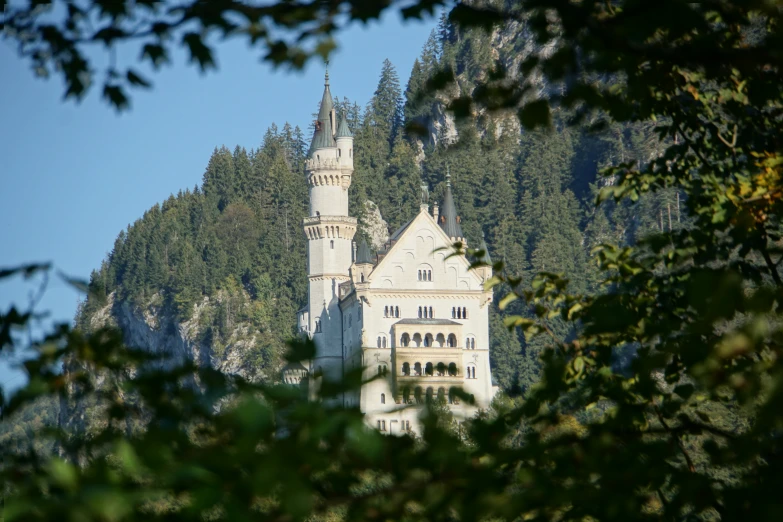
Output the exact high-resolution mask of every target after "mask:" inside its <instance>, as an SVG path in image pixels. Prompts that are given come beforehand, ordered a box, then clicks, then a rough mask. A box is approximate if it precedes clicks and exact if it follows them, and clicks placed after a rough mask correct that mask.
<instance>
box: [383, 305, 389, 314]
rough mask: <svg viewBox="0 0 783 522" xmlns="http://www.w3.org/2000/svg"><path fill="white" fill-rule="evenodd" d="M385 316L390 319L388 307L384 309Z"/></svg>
mask: <svg viewBox="0 0 783 522" xmlns="http://www.w3.org/2000/svg"><path fill="white" fill-rule="evenodd" d="M383 316H384V317H389V307H388V306H385V307H383Z"/></svg>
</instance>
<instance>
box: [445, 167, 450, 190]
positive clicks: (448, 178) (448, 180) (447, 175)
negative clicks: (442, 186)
mask: <svg viewBox="0 0 783 522" xmlns="http://www.w3.org/2000/svg"><path fill="white" fill-rule="evenodd" d="M446 186H447V187H449V188H451V172H450V170H449V166H448V165H446Z"/></svg>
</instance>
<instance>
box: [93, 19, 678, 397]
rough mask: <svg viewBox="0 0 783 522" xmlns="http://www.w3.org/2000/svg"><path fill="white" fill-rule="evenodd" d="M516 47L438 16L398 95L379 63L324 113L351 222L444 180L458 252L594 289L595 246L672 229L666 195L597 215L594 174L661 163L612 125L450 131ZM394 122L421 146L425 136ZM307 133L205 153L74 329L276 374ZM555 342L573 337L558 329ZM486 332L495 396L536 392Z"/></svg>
mask: <svg viewBox="0 0 783 522" xmlns="http://www.w3.org/2000/svg"><path fill="white" fill-rule="evenodd" d="M524 35H525V28H524V26H522V25H519V24H517V25H513V26H506V27H505V28H503V29H502V30H496V31H495V32H494V33H492V34H486V33H484V32H482V31H480V30H475V29H474V30H468V31H459V30H456V29H455V28H454V27H453V26H452V25H450V24H449V23H448V22H447V21H446V20H445V19H443V20H441V23H440V25H439V27H438V29H437V30H436V31H433V33H432V35H431V36H430V38H429V40H428V41H427V42H426V43H425V45H424V47H423V50H422V54H421V56H420V57H419V58H418V59H417V60H416V62H415V63H414V66H413V70H412V71H411V75H410V80H409V82H408V85H407V86H405V88H403V86H402V85H401V84H400V81H399V76H398V73H397V72H396V70H395V68H394V66H393V65H392V64H391V63H390V62H388V61H386V62H384V63H383V65H382V68H381V74H380V80H379V83H378V87H377V89H376V91H375V93H373V95H372V97H371V99H370V101H369V102H368V103H367V104H366V106H365V107H364V108H363V109H362V108H361V107H360V106H359V105H358V104H357V103H355V102H352V101H350V100H347V99H338V100H336V106H337V108H338V112H345V114H346V115H347V116H348V119H349V122H350V126H351V128H352V130H353V132H354V134H355V154H356V159H355V167H356V171H355V175H354V182H353V185H352V186H351V193H350V197H351V209H352V210H351V212H352V213H353V214H354V215H358V216H359V218H360V220H364V218H365V216H362V215H361V213H362V209H364V208H365V205H364V204H365V202H366V201H368V200H369V201H372V202H374V203H376V204H377V206H378V208H379V209H380V212H381V214H382V216H383V218H384V219H385V220H386V221H387V223H388V226H389V229H390V230H394V229H396V228H397V227H398V226H400V225H401V224H403V223H404V222H405V221H406V220H408V219H409V218H410V217H412V216H413V215H414V214H415V212H417V211H418V198H419V186H420V185H421V183H422V182H424V183H426V184H427V185H429V187H430V188H431V190H432V201H433V202H437V201H441V200H442V197H441V196H442V193H443V189H444V186H445V184H444V182H445V176H446V172H447V171H448V172H450V174H451V179H452V184H453V187H454V194H455V197H456V200H457V206H458V210H459V213H460V214H461V216H462V223H463V229H464V230H465V233H466V234H467V236H468V242H469V244H471V245H477V244H478V242H479V239H480V238H481V235H482V233H483V234H484V235H485V237H486V242H487V244H488V246H489V249H490V253H491V255H492V257H493V259H494V260H495V261H498V260H503V261H504V262H505V264H506V266H507V268H508V270H509V271H510V272H512V273H517V274H520V275H522V276H523V278H524V280H525V281H527V280H529V278H530V277H532V274H534V273H537V272H540V271H547V272H564V273H565V274H566V275H567V277H568V278H569V279H570V281H571V284H572V285H573V286H574V289H575V290H577V291H585V290H588V289H594V288H593V287H594V285H595V281H596V276H597V274H596V272H595V269H594V263H593V262H592V261H591V258H590V251H591V249H592V247H594V246H595V245H598V244H600V243H602V242H604V241H607V240H615V241H619V242H621V243H622V242H626V243H633V242H634V241H635V240H636V239H637V238H639V237H640V236H642V235H644V234H645V233H647V232H649V231H652V230H663V229H666V230H671V229H676V228H678V227H681V226H683V217H682V216H681V215H680V211H679V209H680V200H679V196H678V193H677V192H675V191H671V192H667V191H662V192H659V193H657V194H656V195H654V196H650V197H647V198H643V199H641V200H639V201H638V202H635V203H633V204H626V205H623V206H619V207H608V206H606V205H605V206H603V207H602V209H601V210H599V211H596V210H595V209H594V206H593V205H592V201H593V199H594V195H595V190H596V186H597V185H599V184H601V183H607V182H611V180H609V181H607V180H601V179H600V178H599V176H598V172H599V170H600V169H601V168H602V167H603V166H605V165H608V164H610V163H619V162H628V161H632V162H638V163H640V164H645V163H646V162H648V161H650V160H651V159H653V158H655V157H656V156H657V154H658V150H659V147H660V145H659V143H658V142H657V138H656V137H655V136H654V135H653V134H652V130H651V128H647V127H644V126H620V125H615V126H614V127H612V128H609V129H607V130H605V131H603V132H602V133H600V134H594V133H592V134H589V133H587V132H586V131H580V130H579V129H573V128H569V129H566V128H565V126H563V125H560V126H558V125H556V130H555V131H553V132H549V133H543V132H526V133H521V132H520V130H519V125H518V122H517V121H516V119H515V115H513V114H512V115H504V114H502V113H500V114H485V113H482V114H475V115H474V117H471V118H465V119H461V120H454V118H453V117H451V116H450V115H449V114H448V112H447V111H446V110H445V105H446V102H447V99H448V98H449V97H454V96H460V95H468V96H469V95H471V94H472V89H474V85H475V84H476V80H477V79H480V78H484V77H486V75H487V74H488V67H489V66H491V65H492V64H493V60H499V61H501V62H502V61H503V60H504V57H505V56H509V57H510V56H513V57H514V60H515V61H519V60H521V59H523V58H524V55H525V53H527V52H531V51H532V49H527V47H526V46H527V44H526V40H525V38H524ZM526 49H527V50H526ZM505 65H506V66H513V64H505ZM443 67H451V68H452V69H453V70H454V71H455V73H456V81H455V82H453V83H452V84H449V85H448V86H447V87H446V88H445V89H444V90H443V91H441V92H439V93H430V92H427V91H426V84H427V82H428V81H429V80H431V79H432V77H433V76H434V75H435V74H436V73H437V72H438V71H439V70H441V69H442V68H443ZM316 98H317V97H316V96H314V102H313V103H314V108H315V102H316V101H317V100H316ZM565 116H566V115H564V114H560V115H556V117H559V118H561V119H563V118H564V117H565ZM406 125H407V128H408V129H411V128H413V127H416V126H418V127H420V128H426V129H430V130H431V131H432V133H431V135H430V136H428V137H427V136H425V137H424V138H422V137H421V136H420V135H418V134H415V133H411V132H406ZM310 135H311V129H309V128H308V129H306V130H301V129H300V128H299V127H295V128H292V127H291V126H290V125H288V124H286V125H284V126H283V127H282V129H279V128H277V127H273V128H271V129H269V130H268V131H267V132H266V135H265V137H264V139H263V142H262V143H261V144H260V145H259V147H258V148H257V149H251V150H249V151H247V150H245V149H244V148H242V147H236V148H234V149H233V150H230V149H228V148H226V147H221V148H216V149H215V151H214V153H213V155H212V157H211V159H210V161H209V164H208V165H207V167H206V170H205V172H204V175H203V181H202V184H201V185H199V186H196V187H195V188H193V189H192V190H185V191H183V192H180V193H179V194H177V195H176V196H173V195H172V196H171V197H170V198H169V199H168V200H166V201H165V202H163V203H162V204H161V205H156V206H155V207H153V208H152V209H150V210H149V211H147V212H146V213H145V215H144V216H143V217H142V218H141V219H139V220H138V221H137V222H136V223H134V224H133V225H132V226H129V227H128V229H127V230H126V231H123V232H121V233H120V235H119V236H118V238H117V240H116V242H115V245H114V248H113V250H112V252H111V253H110V254H109V256H108V258H107V259H106V260H105V262H104V263H103V264H102V266H101V268H100V269H99V270H96V271H95V272H94V273H93V274H92V277H91V282H90V283H91V287H92V290H93V293H92V294H91V295H90V297H89V298H88V299H87V300H86V301H85V302H84V303H83V304H82V306H81V309H80V311H79V315H78V324H79V326H81V327H82V328H85V329H90V328H93V327H95V326H97V325H98V324H102V322H104V321H113V322H115V323H118V324H119V325H120V326H123V327H124V328H128V327H129V324H128V322H129V319H128V318H129V317H131V316H134V317H137V318H139V319H140V320H142V321H143V322H144V323H145V324H146V327H147V328H149V329H151V330H158V331H161V332H163V334H164V335H169V334H170V335H171V336H177V335H179V336H180V337H182V338H187V341H188V342H189V343H190V344H192V345H193V346H196V348H195V349H194V352H198V353H200V354H201V355H203V356H205V360H204V361H203V362H209V363H211V364H213V365H215V366H217V367H222V368H224V369H227V370H229V371H235V370H237V369H241V370H242V371H243V372H244V373H246V374H249V375H253V376H260V377H262V378H263V377H266V378H270V377H271V376H272V375H274V374H275V373H274V372H276V369H277V367H278V366H279V362H280V355H281V353H282V349H283V343H284V340H285V339H286V338H288V337H290V336H291V335H293V334H294V324H295V312H296V310H297V309H298V308H299V307H300V306H301V305H303V304H304V302H305V297H306V291H307V289H306V274H305V240H304V236H303V234H302V232H301V221H302V218H303V217H304V216H305V215H306V211H307V186H306V183H305V180H304V169H303V160H304V158H305V155H306V152H307V147H308V145H309V138H310ZM362 233H366V232H362ZM518 306H520V305H517V307H518ZM512 308H513V307H512ZM123 311H124V313H121V312H123ZM510 311H511V312H513V313H520V312H521V313H523V314H524V313H525V312H526V311H525V310H520V309H519V308H517V309H514V310H510ZM183 325H184V326H183ZM552 329H553V330H554V331H555V332H556V333H557V334H558V335H560V336H562V337H567V336H568V335H569V331H568V330H567V328H566V327H565V326H564V325H560V324H557V323H554V324H552ZM167 332H168V333H167ZM490 333H491V337H492V346H491V349H492V353H491V356H492V362H493V366H494V370H493V372H494V375H495V377H496V378H497V379H498V381H499V384H501V386H502V387H503V388H505V389H507V390H511V389H512V388H513V389H515V390H519V389H521V390H524V389H526V388H527V387H528V386H529V385H530V384H531V383H532V382H534V381H535V380H536V379H537V374H538V367H539V363H538V350H539V348H540V346H539V344H538V343H540V342H541V341H534V342H530V343H528V342H527V341H526V339H525V338H524V337H523V335H522V334H521V333H510V332H508V331H507V330H506V329H505V328H504V327H503V325H502V318H501V314H500V312H499V311H498V310H497V308H493V310H492V311H491V332H490ZM138 338H139V337H136V339H138ZM238 346H241V347H242V350H239V351H237V350H236V349H235V348H236V347H238ZM232 357H233V359H234V360H233V361H229V359H231V358H232ZM237 358H241V359H242V361H241V362H237V361H236V359H237ZM207 359H208V360H207ZM515 385H519V387H516V386H515Z"/></svg>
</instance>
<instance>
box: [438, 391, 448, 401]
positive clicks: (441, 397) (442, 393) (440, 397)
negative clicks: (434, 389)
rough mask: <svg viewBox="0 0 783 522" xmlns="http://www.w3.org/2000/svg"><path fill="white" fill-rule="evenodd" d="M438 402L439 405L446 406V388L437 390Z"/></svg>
mask: <svg viewBox="0 0 783 522" xmlns="http://www.w3.org/2000/svg"><path fill="white" fill-rule="evenodd" d="M438 402H439V403H441V404H446V388H443V387H440V388H438Z"/></svg>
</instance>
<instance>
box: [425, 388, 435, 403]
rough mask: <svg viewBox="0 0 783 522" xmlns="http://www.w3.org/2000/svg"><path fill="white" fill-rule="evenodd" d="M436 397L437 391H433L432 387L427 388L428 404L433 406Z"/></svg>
mask: <svg viewBox="0 0 783 522" xmlns="http://www.w3.org/2000/svg"><path fill="white" fill-rule="evenodd" d="M433 395H435V390H433V389H432V386H430V387H429V388H427V404H432V396H433Z"/></svg>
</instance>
